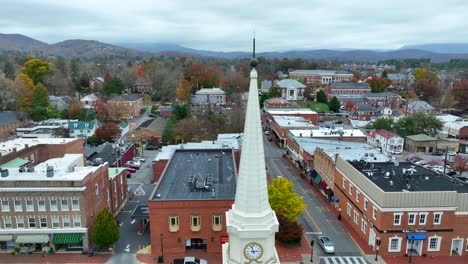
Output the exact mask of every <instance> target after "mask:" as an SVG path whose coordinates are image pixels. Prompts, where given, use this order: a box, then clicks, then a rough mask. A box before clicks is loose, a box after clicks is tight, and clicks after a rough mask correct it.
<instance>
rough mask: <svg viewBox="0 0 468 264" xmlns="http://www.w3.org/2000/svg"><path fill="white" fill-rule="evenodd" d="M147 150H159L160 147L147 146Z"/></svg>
mask: <svg viewBox="0 0 468 264" xmlns="http://www.w3.org/2000/svg"><path fill="white" fill-rule="evenodd" d="M145 149H146V150H157V149H158V147H156V146H153V145H146V147H145Z"/></svg>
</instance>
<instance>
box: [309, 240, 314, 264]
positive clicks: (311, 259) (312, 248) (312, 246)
mask: <svg viewBox="0 0 468 264" xmlns="http://www.w3.org/2000/svg"><path fill="white" fill-rule="evenodd" d="M310 262H314V240H313V239H312V240H311V241H310Z"/></svg>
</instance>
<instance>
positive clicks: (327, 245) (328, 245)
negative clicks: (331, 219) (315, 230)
mask: <svg viewBox="0 0 468 264" xmlns="http://www.w3.org/2000/svg"><path fill="white" fill-rule="evenodd" d="M318 243H319V245H320V246H321V247H322V249H323V251H325V253H329V254H332V253H335V245H334V244H333V242H332V241H331V240H330V239H329V238H328V237H326V236H319V240H318Z"/></svg>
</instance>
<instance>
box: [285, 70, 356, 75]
mask: <svg viewBox="0 0 468 264" xmlns="http://www.w3.org/2000/svg"><path fill="white" fill-rule="evenodd" d="M291 73H292V74H294V73H302V74H350V75H353V74H352V73H349V72H346V71H331V70H295V71H291V72H290V73H289V74H291Z"/></svg>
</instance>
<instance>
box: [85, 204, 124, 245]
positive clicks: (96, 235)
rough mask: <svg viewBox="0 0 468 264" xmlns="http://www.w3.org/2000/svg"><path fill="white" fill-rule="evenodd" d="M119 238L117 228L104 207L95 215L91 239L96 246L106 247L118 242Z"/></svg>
mask: <svg viewBox="0 0 468 264" xmlns="http://www.w3.org/2000/svg"><path fill="white" fill-rule="evenodd" d="M119 237H120V230H119V226H118V225H117V222H116V221H115V219H114V216H112V214H111V213H110V212H109V209H107V207H106V208H104V209H103V210H101V212H99V214H98V215H97V220H96V227H95V228H94V231H93V233H92V234H91V239H92V240H93V242H94V243H95V244H96V245H98V246H101V247H108V246H110V245H112V244H114V243H115V242H116V241H117V240H119Z"/></svg>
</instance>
